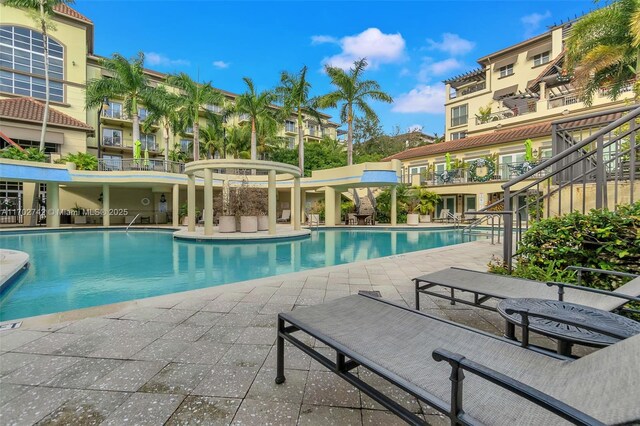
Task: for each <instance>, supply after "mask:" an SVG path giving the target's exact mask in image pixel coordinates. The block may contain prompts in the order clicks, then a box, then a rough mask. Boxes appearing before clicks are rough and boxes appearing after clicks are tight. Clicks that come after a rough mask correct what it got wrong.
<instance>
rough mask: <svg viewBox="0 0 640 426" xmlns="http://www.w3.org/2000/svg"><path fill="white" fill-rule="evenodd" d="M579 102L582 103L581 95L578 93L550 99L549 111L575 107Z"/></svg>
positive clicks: (548, 103)
mask: <svg viewBox="0 0 640 426" xmlns="http://www.w3.org/2000/svg"><path fill="white" fill-rule="evenodd" d="M579 102H582V101H581V100H580V95H579V94H578V93H577V92H570V93H567V94H565V95H562V96H557V97H555V98H553V99H549V100H548V101H547V109H553V108H561V107H563V106H567V105H575V104H577V103H579Z"/></svg>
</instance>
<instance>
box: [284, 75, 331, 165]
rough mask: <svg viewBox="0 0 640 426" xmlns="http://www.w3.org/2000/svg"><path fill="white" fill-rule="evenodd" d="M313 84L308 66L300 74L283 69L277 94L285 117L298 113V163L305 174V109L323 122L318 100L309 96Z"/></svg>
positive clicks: (318, 120) (319, 122) (319, 121)
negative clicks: (309, 77) (317, 105)
mask: <svg viewBox="0 0 640 426" xmlns="http://www.w3.org/2000/svg"><path fill="white" fill-rule="evenodd" d="M310 89H311V84H310V83H309V82H308V81H307V67H306V65H305V66H304V67H302V69H301V70H300V72H299V73H298V74H289V73H288V72H286V71H283V72H282V74H281V75H280V86H278V87H277V88H276V94H277V96H278V98H279V100H280V102H282V105H283V106H282V115H283V118H284V119H286V118H289V116H291V114H296V116H297V121H298V165H299V167H300V171H301V172H302V173H303V174H304V139H303V127H302V125H303V121H302V119H303V111H304V113H306V114H309V115H311V116H312V117H313V119H315V120H316V121H317V122H318V124H321V123H322V119H321V118H320V114H319V113H318V111H317V110H316V100H315V99H312V98H310V97H309V90H310Z"/></svg>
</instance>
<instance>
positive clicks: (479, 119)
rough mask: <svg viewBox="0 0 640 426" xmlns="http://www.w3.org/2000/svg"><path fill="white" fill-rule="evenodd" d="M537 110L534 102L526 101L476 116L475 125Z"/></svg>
mask: <svg viewBox="0 0 640 426" xmlns="http://www.w3.org/2000/svg"><path fill="white" fill-rule="evenodd" d="M536 111H537V106H536V103H535V102H528V103H526V104H523V105H520V106H515V107H513V108H510V109H507V110H505V111H498V112H494V113H492V114H488V115H483V116H476V125H480V124H485V123H491V122H494V121H500V120H506V119H508V118H513V117H519V116H521V115H526V114H531V113H533V112H536Z"/></svg>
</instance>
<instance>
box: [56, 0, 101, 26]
mask: <svg viewBox="0 0 640 426" xmlns="http://www.w3.org/2000/svg"><path fill="white" fill-rule="evenodd" d="M53 10H55V11H56V12H58V13H59V14H61V15H66V16H69V17H71V18H74V19H78V20H80V21H84V22H88V23H90V24H93V22H91V19H89V18H87V17H86V16H84V15H83V14H81V13H80V12H78V11H77V10H75V9H72V8H70V7H69V6H67V5H66V4H64V3H58V4H56V5H55V6H53Z"/></svg>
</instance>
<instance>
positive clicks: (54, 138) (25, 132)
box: [2, 124, 64, 145]
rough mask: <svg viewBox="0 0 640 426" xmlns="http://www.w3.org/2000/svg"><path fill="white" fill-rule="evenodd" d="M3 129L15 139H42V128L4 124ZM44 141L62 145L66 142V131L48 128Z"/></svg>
mask: <svg viewBox="0 0 640 426" xmlns="http://www.w3.org/2000/svg"><path fill="white" fill-rule="evenodd" d="M2 131H3V132H4V133H5V134H6V135H7V136H9V137H10V138H11V139H13V140H16V139H22V140H26V141H40V130H36V129H25V128H23V127H15V126H7V125H5V124H3V125H2ZM44 141H45V142H48V143H55V144H57V145H62V144H63V143H64V133H62V132H51V131H49V130H47V133H46V134H45V137H44Z"/></svg>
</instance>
